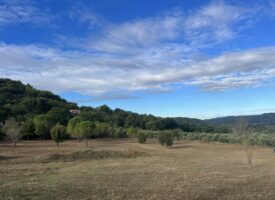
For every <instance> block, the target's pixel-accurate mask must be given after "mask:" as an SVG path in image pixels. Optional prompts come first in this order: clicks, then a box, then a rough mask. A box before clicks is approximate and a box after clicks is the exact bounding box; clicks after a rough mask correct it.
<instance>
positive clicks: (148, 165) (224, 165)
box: [0, 139, 275, 200]
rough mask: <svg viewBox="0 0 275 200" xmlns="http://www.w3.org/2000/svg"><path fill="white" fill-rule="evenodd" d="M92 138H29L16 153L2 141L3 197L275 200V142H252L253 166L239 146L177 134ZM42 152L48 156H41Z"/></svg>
mask: <svg viewBox="0 0 275 200" xmlns="http://www.w3.org/2000/svg"><path fill="white" fill-rule="evenodd" d="M89 145H90V146H89V147H85V145H84V144H83V143H77V142H74V141H67V142H64V143H62V144H61V146H60V147H56V146H55V144H54V143H53V142H51V141H24V142H21V143H20V144H19V145H18V148H17V149H16V150H15V152H11V147H10V144H8V143H0V158H1V159H0V199H165V200H166V199H232V200H233V199H234V200H235V199H249V200H250V199H275V198H274V197H275V190H274V187H275V153H273V152H272V149H271V148H263V147H253V168H250V167H249V165H248V164H247V163H246V155H245V153H244V152H243V151H242V148H241V146H240V145H227V144H216V143H210V144H201V143H198V142H187V141H178V142H176V144H175V145H174V146H172V147H171V148H166V147H162V146H160V145H159V144H158V143H157V142H156V141H155V140H149V141H148V143H147V144H137V143H136V142H134V141H132V140H127V139H124V140H106V139H105V140H91V141H89ZM114 152H115V153H114ZM137 152H138V153H137ZM140 152H141V154H142V155H139V153H140ZM142 152H144V153H142ZM136 153H137V154H138V155H135V154H136ZM52 154H54V155H55V156H53V155H52ZM101 154H103V155H104V156H105V158H106V157H107V159H98V158H101V157H104V156H101ZM143 154H144V155H146V156H144V155H143ZM76 155H77V156H76ZM95 155H96V156H95ZM121 155H123V156H121ZM125 155H126V156H125ZM133 155H134V156H133ZM79 157H81V159H79ZM42 158H43V159H50V161H49V162H45V163H42V162H37V160H38V159H42ZM64 160H65V161H74V162H59V161H64ZM52 161H54V162H52ZM56 161H58V162H56Z"/></svg>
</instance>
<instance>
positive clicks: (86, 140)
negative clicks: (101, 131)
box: [85, 138, 88, 147]
mask: <svg viewBox="0 0 275 200" xmlns="http://www.w3.org/2000/svg"><path fill="white" fill-rule="evenodd" d="M85 142H86V147H87V146H88V139H87V138H85Z"/></svg>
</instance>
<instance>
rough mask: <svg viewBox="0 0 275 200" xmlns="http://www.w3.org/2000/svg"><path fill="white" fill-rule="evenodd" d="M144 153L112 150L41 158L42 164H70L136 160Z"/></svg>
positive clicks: (144, 154) (52, 155)
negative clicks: (87, 161) (116, 159)
mask: <svg viewBox="0 0 275 200" xmlns="http://www.w3.org/2000/svg"><path fill="white" fill-rule="evenodd" d="M146 155H148V154H146V153H145V152H138V151H114V150H101V151H93V150H86V151H78V152H72V153H68V154H50V155H48V156H47V157H46V158H43V159H42V160H41V161H42V162H55V161H61V162H72V161H76V160H91V159H108V158H113V159H114V158H136V157H138V156H146Z"/></svg>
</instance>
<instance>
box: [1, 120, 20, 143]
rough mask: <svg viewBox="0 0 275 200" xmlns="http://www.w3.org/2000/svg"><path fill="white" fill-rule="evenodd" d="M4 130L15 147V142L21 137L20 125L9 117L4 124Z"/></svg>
mask: <svg viewBox="0 0 275 200" xmlns="http://www.w3.org/2000/svg"><path fill="white" fill-rule="evenodd" d="M4 131H5V133H6V136H7V138H8V139H10V140H11V141H12V142H13V147H14V148H15V147H16V143H17V142H18V141H19V140H20V139H21V137H22V135H21V127H20V125H19V123H18V122H16V120H15V119H14V118H10V119H8V120H7V121H6V123H5V125H4Z"/></svg>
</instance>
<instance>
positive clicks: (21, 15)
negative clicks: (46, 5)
mask: <svg viewBox="0 0 275 200" xmlns="http://www.w3.org/2000/svg"><path fill="white" fill-rule="evenodd" d="M52 19H53V18H52V16H51V15H49V14H47V13H46V12H45V11H42V10H41V9H39V8H37V7H35V6H33V5H31V4H30V3H29V2H28V1H24V0H22V1H17V0H1V1H0V28H1V27H4V26H7V25H11V24H18V23H30V24H35V25H42V24H45V23H49V22H50V21H51V20H52Z"/></svg>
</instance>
